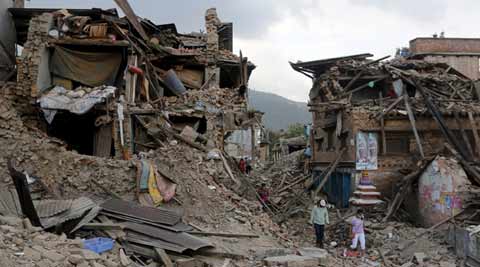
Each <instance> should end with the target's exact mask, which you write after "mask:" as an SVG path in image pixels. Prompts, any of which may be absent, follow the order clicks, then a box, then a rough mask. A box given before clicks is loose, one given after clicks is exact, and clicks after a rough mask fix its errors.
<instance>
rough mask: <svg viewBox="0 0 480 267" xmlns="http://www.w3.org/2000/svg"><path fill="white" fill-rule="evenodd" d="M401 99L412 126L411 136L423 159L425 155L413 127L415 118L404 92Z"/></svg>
mask: <svg viewBox="0 0 480 267" xmlns="http://www.w3.org/2000/svg"><path fill="white" fill-rule="evenodd" d="M403 99H404V100H405V108H406V109H407V113H408V119H409V120H410V124H412V130H413V134H414V135H415V140H416V141H417V145H418V150H419V152H420V155H421V156H422V158H425V154H424V153H423V147H422V142H421V141H420V136H419V135H418V131H417V127H415V117H414V116H413V112H412V109H411V107H410V104H409V103H408V95H407V93H406V92H405V93H404V95H403Z"/></svg>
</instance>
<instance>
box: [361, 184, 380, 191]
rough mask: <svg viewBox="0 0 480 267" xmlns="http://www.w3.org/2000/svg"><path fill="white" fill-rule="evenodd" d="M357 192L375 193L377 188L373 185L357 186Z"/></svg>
mask: <svg viewBox="0 0 480 267" xmlns="http://www.w3.org/2000/svg"><path fill="white" fill-rule="evenodd" d="M357 190H360V191H377V187H376V186H374V185H361V184H359V185H357Z"/></svg>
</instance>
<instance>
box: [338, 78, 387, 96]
mask: <svg viewBox="0 0 480 267" xmlns="http://www.w3.org/2000/svg"><path fill="white" fill-rule="evenodd" d="M383 79H385V77H382V78H378V79H376V80H373V81H369V82H368V83H366V84H364V85H361V86H359V87H357V88H355V89H352V90H351V91H348V92H347V91H346V92H345V93H348V94H351V95H353V93H356V92H358V91H360V90H363V89H364V88H366V87H368V86H369V85H370V83H372V82H373V83H376V82H379V81H381V80H383ZM345 93H344V94H345Z"/></svg>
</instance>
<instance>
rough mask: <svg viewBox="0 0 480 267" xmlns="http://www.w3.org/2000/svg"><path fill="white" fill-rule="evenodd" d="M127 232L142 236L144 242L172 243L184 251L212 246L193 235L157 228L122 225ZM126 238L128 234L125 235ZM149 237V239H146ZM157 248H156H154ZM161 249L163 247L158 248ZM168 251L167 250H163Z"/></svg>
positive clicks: (136, 224) (128, 223)
mask: <svg viewBox="0 0 480 267" xmlns="http://www.w3.org/2000/svg"><path fill="white" fill-rule="evenodd" d="M122 225H123V226H124V227H125V229H127V230H128V231H133V232H136V233H139V234H142V235H144V237H143V239H144V240H150V241H151V242H155V241H156V240H162V241H164V242H167V243H172V244H175V245H178V246H181V247H184V248H185V250H186V249H191V250H198V249H201V248H206V247H212V245H211V244H210V243H208V242H206V241H204V240H203V239H200V238H197V237H195V236H193V235H190V234H187V233H183V232H178V233H176V232H172V231H168V230H165V229H162V228H157V227H153V226H149V225H143V224H138V223H131V222H126V223H123V224H122ZM127 237H128V234H127ZM148 237H150V238H148ZM155 247H157V246H155ZM160 248H163V247H160ZM164 249H167V250H168V249H169V248H164Z"/></svg>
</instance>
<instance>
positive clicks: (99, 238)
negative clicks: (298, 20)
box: [0, 0, 480, 267]
mask: <svg viewBox="0 0 480 267" xmlns="http://www.w3.org/2000/svg"><path fill="white" fill-rule="evenodd" d="M0 3H1V4H2V5H0V9H2V10H3V9H5V12H8V19H9V20H10V21H11V24H12V30H13V31H12V33H11V34H12V35H14V36H13V37H14V38H10V37H12V36H9V38H7V37H4V36H3V33H0V147H1V148H2V150H1V152H0V175H1V177H0V184H1V188H0V266H31V267H36V266H39V267H48V266H79V267H88V266H90V267H102V266H104V267H105V266H106V267H114V266H124V267H127V266H128V267H134V266H149V267H154V266H166V267H173V266H177V267H200V266H212V267H216V266H219V267H220V266H221V267H234V266H237V267H243V266H245V267H247V266H249V267H250V266H285V267H288V266H298V267H301V266H305V267H307V266H392V267H393V266H402V267H408V266H440V267H449V266H480V252H479V251H478V249H477V240H479V238H478V236H479V234H478V233H479V232H480V228H479V225H480V217H479V216H480V214H479V212H478V210H477V208H478V207H479V205H480V187H479V186H480V165H478V158H479V157H480V139H479V134H478V129H477V127H479V126H478V124H477V120H478V116H479V114H480V102H479V99H480V84H478V82H477V81H476V80H475V79H477V78H478V77H472V76H469V74H471V73H470V72H468V71H466V70H465V69H462V68H461V66H457V65H455V64H453V63H451V62H450V64H447V63H448V62H443V61H441V60H438V58H435V56H434V54H428V53H426V52H425V51H421V50H422V49H424V47H422V44H423V43H422V41H425V40H422V39H415V40H413V41H412V42H413V43H411V51H412V52H414V53H413V54H412V55H409V56H405V57H403V56H401V57H396V58H395V59H392V60H387V57H383V58H380V59H376V60H373V59H369V58H371V57H372V56H373V55H371V54H358V55H353V56H345V57H338V58H329V59H323V60H316V61H309V62H298V63H290V65H291V66H292V68H293V69H294V70H295V71H298V72H300V73H302V74H304V75H305V76H307V77H308V78H310V79H312V82H313V86H312V89H311V91H310V94H309V98H310V101H309V104H308V105H309V109H310V112H311V114H312V118H313V121H312V123H311V124H309V125H305V126H304V129H303V130H302V134H298V135H297V136H282V135H280V137H279V138H278V140H273V139H274V138H273V137H271V136H270V135H269V131H268V130H267V129H265V126H264V125H263V123H262V117H263V115H264V113H263V112H262V111H261V110H255V109H254V108H252V106H250V102H249V90H250V89H249V79H250V75H251V74H252V72H253V71H254V70H255V68H256V66H255V65H254V63H253V62H251V61H249V59H248V58H247V57H245V56H244V55H243V54H242V52H241V51H240V52H239V53H238V55H237V54H236V53H234V52H233V23H231V22H223V21H222V20H221V19H220V16H219V15H218V14H217V10H216V9H215V8H210V9H208V10H206V11H205V16H204V25H203V26H204V30H202V31H200V32H192V33H188V34H186V33H180V32H179V31H177V26H176V25H175V24H174V23H169V24H156V22H153V21H151V20H149V19H147V18H141V17H139V16H137V14H136V13H135V11H134V10H133V8H132V6H130V4H129V3H128V1H126V0H115V1H114V3H112V6H113V5H114V4H116V5H117V6H118V8H119V10H118V11H117V9H115V8H112V9H108V10H104V9H99V8H92V9H70V8H68V7H66V8H56V7H52V8H49V9H44V8H25V7H24V1H17V0H16V1H3V2H1V0H0ZM4 3H8V4H4ZM5 6H7V7H6V8H4V7H5ZM120 10H121V13H122V14H124V17H121V16H120V15H119V11H120ZM0 23H2V21H0ZM5 33H7V32H6V31H5ZM11 40H15V41H11ZM428 41H429V42H430V41H432V40H428ZM435 41H440V42H443V41H444V40H433V41H432V42H435ZM477 41H478V40H477ZM14 47H17V49H14ZM463 47H467V48H466V49H476V48H475V46H467V45H464V46H463ZM478 48H479V51H473V52H476V53H480V42H479V45H478ZM15 51H16V52H15ZM415 52H417V53H415ZM447 52H448V51H447ZM467 52H472V51H467ZM435 53H438V51H436V52H435ZM477 60H478V59H477ZM477 63H478V62H477ZM477 67H478V65H477ZM457 68H458V69H457ZM477 71H478V69H477ZM465 73H467V74H465ZM359 229H361V230H360V231H359ZM352 238H353V239H354V240H358V241H359V242H360V245H359V247H358V248H356V247H355V246H356V245H355V246H354V247H352V246H351V243H352ZM362 238H363V240H362ZM354 243H356V241H355V242H354ZM479 247H480V246H479Z"/></svg>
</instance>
